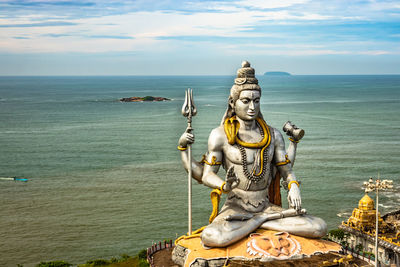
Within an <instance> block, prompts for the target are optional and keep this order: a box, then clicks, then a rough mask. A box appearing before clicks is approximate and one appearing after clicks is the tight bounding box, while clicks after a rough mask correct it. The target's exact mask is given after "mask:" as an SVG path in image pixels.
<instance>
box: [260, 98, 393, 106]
mask: <svg viewBox="0 0 400 267" xmlns="http://www.w3.org/2000/svg"><path fill="white" fill-rule="evenodd" d="M397 102H400V99H379V100H375V99H374V100H358V99H337V100H311V101H308V100H304V101H273V102H268V101H267V102H264V101H263V102H262V103H261V104H268V105H282V104H327V103H328V104H329V103H334V104H344V103H397Z"/></svg>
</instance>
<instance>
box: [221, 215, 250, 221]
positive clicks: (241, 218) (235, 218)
mask: <svg viewBox="0 0 400 267" xmlns="http://www.w3.org/2000/svg"><path fill="white" fill-rule="evenodd" d="M253 217H254V215H252V214H249V213H247V214H231V215H228V216H226V217H225V218H224V219H225V220H226V221H247V220H250V219H251V218H253Z"/></svg>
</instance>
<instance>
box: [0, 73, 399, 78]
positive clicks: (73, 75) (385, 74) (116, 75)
mask: <svg viewBox="0 0 400 267" xmlns="http://www.w3.org/2000/svg"><path fill="white" fill-rule="evenodd" d="M399 75H400V73H384V74H290V75H264V74H259V75H257V74H256V76H258V77H260V76H262V77H263V76H269V77H290V76H399ZM143 76H146V77H156V76H157V77H160V76H163V77H174V76H175V77H177V76H179V77H193V76H199V77H200V76H208V77H218V76H236V74H39V75H26V74H23V75H19V74H11V75H2V74H0V77H143Z"/></svg>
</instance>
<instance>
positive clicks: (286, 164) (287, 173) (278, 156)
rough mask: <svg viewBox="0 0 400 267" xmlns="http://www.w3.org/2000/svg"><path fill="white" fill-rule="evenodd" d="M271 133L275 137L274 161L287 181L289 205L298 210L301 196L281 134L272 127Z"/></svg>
mask: <svg viewBox="0 0 400 267" xmlns="http://www.w3.org/2000/svg"><path fill="white" fill-rule="evenodd" d="M273 134H274V137H275V152H274V163H275V165H276V167H277V169H278V171H279V173H280V174H281V176H282V178H283V179H284V180H285V181H286V182H287V183H288V189H289V192H288V201H289V205H290V206H291V207H293V208H295V209H296V210H300V208H301V196H300V188H299V183H298V181H297V179H296V176H295V175H294V173H293V170H292V165H291V164H290V160H289V159H288V156H287V154H286V149H285V142H284V140H283V137H282V134H281V133H280V132H279V131H278V130H276V129H274V130H273Z"/></svg>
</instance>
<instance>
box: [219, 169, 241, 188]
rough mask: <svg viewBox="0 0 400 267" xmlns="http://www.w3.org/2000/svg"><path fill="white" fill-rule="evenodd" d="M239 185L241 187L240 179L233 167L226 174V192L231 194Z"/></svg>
mask: <svg viewBox="0 0 400 267" xmlns="http://www.w3.org/2000/svg"><path fill="white" fill-rule="evenodd" d="M238 185H239V178H237V177H236V174H235V170H234V168H233V166H231V167H230V168H229V169H228V171H227V172H226V178H225V184H224V187H223V189H224V191H226V192H229V191H231V190H232V189H233V188H235V187H237V186H238Z"/></svg>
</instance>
